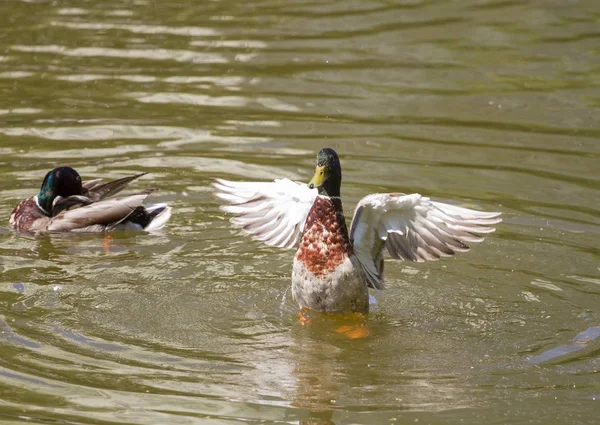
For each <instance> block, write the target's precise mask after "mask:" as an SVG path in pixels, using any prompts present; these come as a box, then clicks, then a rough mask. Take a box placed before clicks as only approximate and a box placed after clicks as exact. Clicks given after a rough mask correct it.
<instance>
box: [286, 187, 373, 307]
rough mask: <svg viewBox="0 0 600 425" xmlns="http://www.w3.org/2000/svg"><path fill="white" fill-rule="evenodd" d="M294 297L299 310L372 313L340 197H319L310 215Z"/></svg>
mask: <svg viewBox="0 0 600 425" xmlns="http://www.w3.org/2000/svg"><path fill="white" fill-rule="evenodd" d="M292 296H293V298H294V300H295V301H296V302H297V303H298V304H299V306H300V307H302V308H309V309H311V310H315V311H321V312H325V313H346V312H360V313H366V312H367V311H368V310H369V291H368V289H367V286H366V285H365V284H364V278H363V276H362V271H361V269H360V267H359V266H358V262H357V260H356V258H355V256H354V251H353V247H352V244H351V243H350V239H349V237H348V230H347V227H346V221H345V218H344V214H343V212H342V206H341V200H340V199H339V198H334V199H332V198H330V197H328V196H321V195H318V196H317V198H316V199H315V201H314V203H313V205H312V208H311V209H310V211H309V213H308V216H307V218H306V222H305V224H304V232H303V233H302V238H301V239H300V244H299V246H298V250H297V251H296V255H295V256H294V265H293V268H292Z"/></svg>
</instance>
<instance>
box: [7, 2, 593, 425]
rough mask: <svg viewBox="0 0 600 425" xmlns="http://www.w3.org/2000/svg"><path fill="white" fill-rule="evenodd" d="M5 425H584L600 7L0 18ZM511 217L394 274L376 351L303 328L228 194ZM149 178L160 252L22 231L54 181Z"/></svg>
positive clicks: (39, 12)
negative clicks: (324, 191) (288, 183)
mask: <svg viewBox="0 0 600 425" xmlns="http://www.w3.org/2000/svg"><path fill="white" fill-rule="evenodd" d="M0 7H1V10H2V13H0V176H1V178H0V194H1V196H0V213H1V215H2V216H3V217H5V221H4V224H3V225H2V226H1V227H0V422H1V423H6V424H22V423H39V424H117V423H118V424H196V423H197V424H209V425H210V424H240V423H250V424H258V423H267V424H277V423H290V424H295V423H301V424H336V425H338V424H369V425H370V424H400V423H415V422H417V423H419V424H473V425H477V424H482V423H485V424H503V423H511V424H521V423H538V424H561V425H562V424H593V423H597V421H598V415H599V412H600V379H599V378H600V375H599V374H598V370H600V329H599V327H600V308H599V306H600V261H599V260H600V242H599V238H600V197H599V189H600V162H599V157H600V44H599V40H600V32H599V28H600V26H599V23H600V3H598V2H597V1H594V0H588V1H585V0H582V1H571V0H548V1H529V2H512V1H496V2H494V1H475V0H473V1H460V2H459V1H436V2H431V1H399V2H387V1H380V2H376V1H345V2H311V1H299V2H284V1H275V0H262V1H239V2H238V1H210V2H209V1H192V0H180V1H173V2H171V1H166V0H155V1H146V0H134V1H116V0H100V1H75V0H74V1H68V2H67V1H65V2H46V1H27V2H25V1H16V0H14V1H5V2H3V3H2V5H0ZM325 146H330V147H332V148H334V149H336V150H337V151H338V153H339V154H340V157H341V161H342V167H343V172H344V181H343V187H342V196H343V198H344V204H345V209H346V212H347V214H348V215H351V212H352V210H353V208H354V206H355V205H356V203H357V202H358V200H359V199H360V198H361V197H362V196H364V195H366V194H368V193H372V192H383V191H395V192H405V193H412V192H419V193H422V194H425V195H428V196H431V197H433V198H435V199H438V200H443V201H444V200H445V201H452V202H456V203H458V204H460V205H463V206H467V207H472V208H476V209H481V210H488V211H502V212H503V213H504V218H505V221H504V222H503V223H502V224H501V225H499V226H498V231H497V232H496V233H494V234H493V235H491V236H490V237H488V238H487V239H486V241H485V242H484V243H483V244H480V245H478V246H476V247H475V248H476V249H473V251H472V252H470V253H468V254H463V255H460V256H458V257H456V258H452V259H445V260H444V261H440V262H436V263H427V264H408V263H400V262H392V261H389V262H387V263H386V279H387V287H388V290H386V291H383V292H377V293H375V292H373V293H372V295H374V296H375V298H376V304H375V305H373V306H372V311H373V313H372V314H371V315H370V317H369V318H368V327H369V329H370V336H369V337H368V338H365V339H361V340H350V339H348V338H346V337H344V336H342V335H339V334H337V333H336V332H334V329H335V328H337V327H338V326H340V324H341V323H340V321H339V320H337V319H330V320H327V319H321V320H317V321H316V323H314V324H313V325H311V326H308V327H305V326H301V325H300V324H299V321H298V316H297V307H296V306H295V305H294V302H293V301H292V299H291V291H290V274H291V263H292V257H293V251H281V250H277V249H274V248H269V247H266V246H263V245H262V244H260V243H258V242H254V241H252V240H250V239H249V238H247V237H243V236H240V235H239V234H238V232H237V231H236V230H235V229H233V228H232V227H231V226H230V224H229V223H228V221H227V218H226V217H224V216H223V214H222V213H221V212H220V211H219V210H218V205H217V203H216V200H215V199H214V197H213V196H212V194H211V190H210V187H209V184H210V182H211V179H212V178H213V177H223V178H228V179H232V180H269V179H273V178H276V177H289V178H292V179H298V180H302V181H308V180H309V179H310V177H311V176H312V172H313V165H314V158H315V154H316V152H317V151H318V150H319V149H320V148H322V147H325ZM57 164H69V165H71V166H73V167H74V168H76V169H77V170H78V171H79V172H80V174H81V175H82V176H83V177H84V179H90V178H95V177H102V178H105V179H111V178H118V177H122V176H125V175H128V174H132V173H136V172H142V171H146V172H148V173H149V175H148V176H145V177H144V178H143V179H142V180H141V181H139V182H137V183H136V184H135V186H134V189H140V188H142V187H156V188H158V189H160V191H159V192H158V193H156V194H154V195H152V199H153V200H154V201H156V202H168V203H169V204H170V205H172V206H173V208H174V213H173V218H172V221H171V222H170V224H169V225H168V226H167V228H165V229H164V231H162V232H161V233H159V234H155V235H148V234H142V233H119V234H115V235H114V236H113V239H112V241H111V242H110V246H109V248H108V249H106V245H105V240H104V238H103V236H101V235H100V236H99V235H75V236H71V235H67V236H64V235H54V236H39V237H33V236H27V235H18V234H15V233H14V232H13V231H12V230H11V229H9V227H8V223H7V221H8V216H9V214H10V212H11V210H12V208H13V207H14V206H15V205H16V204H17V203H18V202H19V201H20V200H22V199H24V198H26V197H29V196H32V195H34V194H35V193H36V191H37V190H38V188H39V185H40V182H41V180H42V178H43V176H44V174H45V173H46V172H47V171H48V170H49V169H51V168H53V167H54V166H56V165H57Z"/></svg>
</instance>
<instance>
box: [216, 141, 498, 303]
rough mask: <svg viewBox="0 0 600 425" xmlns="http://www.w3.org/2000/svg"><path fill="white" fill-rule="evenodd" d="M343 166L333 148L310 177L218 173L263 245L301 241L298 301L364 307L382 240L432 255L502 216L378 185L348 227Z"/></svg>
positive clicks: (396, 252) (452, 248)
mask: <svg viewBox="0 0 600 425" xmlns="http://www.w3.org/2000/svg"><path fill="white" fill-rule="evenodd" d="M341 182H342V170H341V166H340V160H339V158H338V155H337V153H336V152H335V151H334V150H333V149H330V148H325V149H322V150H321V151H320V152H319V153H318V155H317V164H316V169H315V174H314V176H313V178H312V180H310V182H309V183H308V185H306V184H302V183H296V182H293V181H291V180H288V179H280V180H275V181H274V182H231V181H227V180H223V179H216V181H215V182H214V183H213V186H214V187H215V188H216V189H217V190H218V192H217V193H216V196H217V197H218V198H219V199H221V200H223V201H225V202H226V203H228V204H229V205H223V206H221V209H222V210H224V211H226V212H228V213H231V214H233V215H234V216H235V217H233V218H232V219H231V221H232V223H233V224H234V225H237V226H239V227H241V228H242V229H243V231H245V232H246V233H248V234H250V235H252V236H253V237H254V238H256V239H258V240H260V241H263V242H265V243H266V244H267V245H271V246H277V247H282V248H292V247H294V246H295V244H296V242H297V241H298V239H300V244H299V246H298V249H297V251H296V255H295V257H294V265H293V269H292V296H293V298H294V300H295V301H296V302H297V303H298V304H299V306H300V308H301V309H310V310H313V311H318V312H323V313H336V314H345V313H352V312H357V313H367V312H368V311H369V294H368V288H374V289H384V279H383V254H384V252H383V251H384V248H386V249H387V251H388V252H389V253H390V255H391V256H392V258H395V259H401V260H408V261H419V262H422V261H429V260H438V259H440V258H441V257H447V256H451V255H453V254H455V253H456V252H462V251H468V250H469V246H468V245H467V243H471V242H481V241H482V240H483V238H482V237H480V236H477V234H486V233H491V232H493V231H494V230H495V229H494V228H493V227H491V225H493V224H496V223H499V222H500V221H502V219H501V218H500V217H499V216H500V214H501V213H498V212H480V211H475V210H471V209H467V208H461V207H457V206H454V205H449V204H445V203H441V202H435V201H432V200H430V199H429V198H427V197H425V196H422V195H419V194H418V193H413V194H411V195H404V194H401V193H375V194H371V195H367V196H365V197H364V198H363V199H361V201H360V202H359V203H358V205H357V207H356V209H355V211H354V218H353V220H352V223H351V225H350V231H348V229H347V227H346V222H345V219H344V213H343V209H342V201H341V199H340V186H341Z"/></svg>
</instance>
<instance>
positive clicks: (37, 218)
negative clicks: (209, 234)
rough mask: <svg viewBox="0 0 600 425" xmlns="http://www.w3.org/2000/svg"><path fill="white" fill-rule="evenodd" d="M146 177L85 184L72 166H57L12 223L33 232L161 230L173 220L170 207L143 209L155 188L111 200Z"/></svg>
mask: <svg viewBox="0 0 600 425" xmlns="http://www.w3.org/2000/svg"><path fill="white" fill-rule="evenodd" d="M144 174H145V173H141V174H137V175H134V176H130V177H124V178H122V179H118V180H114V181H110V182H107V183H102V181H101V179H96V180H91V181H87V182H83V183H82V182H81V177H80V176H79V174H78V173H77V172H76V171H75V170H74V169H72V168H71V167H57V168H55V169H54V170H52V171H50V172H48V174H46V177H45V178H44V181H43V182H42V187H41V189H40V192H39V193H38V194H37V195H36V196H33V197H31V198H28V199H25V200H24V201H22V202H20V203H19V204H18V205H17V206H16V207H15V208H14V210H13V212H12V213H11V215H10V218H9V224H10V225H11V226H12V227H13V228H14V229H15V230H18V231H22V232H30V233H38V232H46V231H47V232H105V231H114V230H125V229H134V230H146V231H152V230H157V229H160V228H162V227H163V226H164V225H165V223H166V222H167V221H168V220H169V218H170V216H171V208H170V207H169V206H167V205H166V204H155V205H142V203H143V202H144V200H145V199H146V198H147V197H148V195H149V194H151V193H152V192H154V189H146V190H142V191H140V192H138V193H134V194H132V195H128V196H123V197H119V198H112V197H111V196H113V195H115V194H117V193H118V192H120V191H121V190H123V189H124V188H125V187H126V186H127V185H128V184H129V183H131V182H132V181H134V180H136V179H138V178H139V177H141V176H143V175H144Z"/></svg>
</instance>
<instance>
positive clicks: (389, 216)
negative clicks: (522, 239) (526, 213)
mask: <svg viewBox="0 0 600 425" xmlns="http://www.w3.org/2000/svg"><path fill="white" fill-rule="evenodd" d="M500 214H501V213H497V212H481V211H475V210H471V209H468V208H461V207H457V206H454V205H449V204H444V203H441V202H434V201H431V200H430V199H429V198H427V197H424V196H421V195H419V194H417V193H414V194H412V195H402V194H394V193H377V194H373V195H368V196H365V197H364V198H363V199H362V200H361V201H360V202H359V203H358V206H357V207H356V210H355V212H354V219H353V220H352V224H351V226H350V239H351V240H352V241H353V243H354V252H355V254H356V256H357V257H358V260H359V262H360V263H361V265H362V267H363V271H364V272H365V276H366V278H367V281H368V283H369V286H371V287H373V288H377V289H382V288H383V248H384V246H385V247H386V248H387V250H388V251H389V253H390V255H391V256H392V258H395V259H401V260H409V261H419V262H421V261H430V260H439V259H440V258H441V257H448V256H451V255H453V254H455V253H456V252H464V251H468V250H469V246H468V245H467V243H468V242H481V241H483V238H482V237H480V236H477V234H486V233H491V232H493V231H494V230H495V229H494V228H493V227H491V225H493V224H497V223H499V222H501V221H502V219H501V218H500V217H499V216H500Z"/></svg>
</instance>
